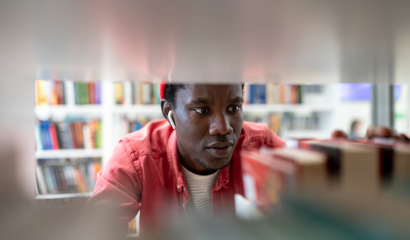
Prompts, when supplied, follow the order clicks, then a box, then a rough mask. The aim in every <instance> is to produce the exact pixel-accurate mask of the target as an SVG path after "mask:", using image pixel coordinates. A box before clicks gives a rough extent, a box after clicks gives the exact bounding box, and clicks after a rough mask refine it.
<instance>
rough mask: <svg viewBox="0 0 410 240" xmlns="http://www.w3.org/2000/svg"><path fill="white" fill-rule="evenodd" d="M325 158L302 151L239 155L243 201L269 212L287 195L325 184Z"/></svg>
mask: <svg viewBox="0 0 410 240" xmlns="http://www.w3.org/2000/svg"><path fill="white" fill-rule="evenodd" d="M325 162H326V158H325V155H323V154H320V153H317V152H313V151H309V150H301V149H261V150H249V151H242V152H241V166H242V171H243V172H244V174H245V175H244V177H243V181H244V189H245V197H246V198H247V199H248V200H250V201H251V202H252V203H254V204H255V205H256V206H258V208H259V209H261V210H262V211H264V212H271V211H272V210H273V209H272V207H273V206H275V205H277V204H279V202H280V195H281V194H285V193H286V192H289V193H292V192H294V191H302V190H303V191H308V190H312V189H317V188H319V189H320V187H323V186H324V185H325V184H326V164H325Z"/></svg>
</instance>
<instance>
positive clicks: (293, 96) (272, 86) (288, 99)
mask: <svg viewBox="0 0 410 240" xmlns="http://www.w3.org/2000/svg"><path fill="white" fill-rule="evenodd" d="M321 92H322V86H320V85H307V86H301V85H292V84H277V83H268V84H245V87H244V100H245V104H303V103H304V101H303V100H304V99H303V95H304V94H321Z"/></svg>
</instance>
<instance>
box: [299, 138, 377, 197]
mask: <svg viewBox="0 0 410 240" xmlns="http://www.w3.org/2000/svg"><path fill="white" fill-rule="evenodd" d="M302 145H303V147H304V148H309V149H312V150H316V151H319V152H321V153H323V154H325V155H326V156H327V168H328V174H329V181H330V184H331V185H332V187H334V188H337V189H340V190H342V191H349V192H354V193H357V192H362V193H363V194H365V193H367V194H376V193H377V192H378V191H379V190H380V183H381V179H380V174H379V170H380V168H379V157H378V152H377V150H376V149H375V148H372V147H369V146H365V145H361V146H360V145H358V144H354V143H351V142H348V141H316V140H313V141H304V142H302Z"/></svg>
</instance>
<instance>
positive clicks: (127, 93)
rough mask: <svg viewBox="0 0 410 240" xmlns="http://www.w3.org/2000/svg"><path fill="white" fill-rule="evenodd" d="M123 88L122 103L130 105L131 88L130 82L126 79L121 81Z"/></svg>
mask: <svg viewBox="0 0 410 240" xmlns="http://www.w3.org/2000/svg"><path fill="white" fill-rule="evenodd" d="M122 86H123V89H124V101H123V104H124V105H131V104H132V96H131V94H132V89H131V82H129V81H126V82H123V83H122Z"/></svg>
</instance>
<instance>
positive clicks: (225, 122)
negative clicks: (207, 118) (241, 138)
mask: <svg viewBox="0 0 410 240" xmlns="http://www.w3.org/2000/svg"><path fill="white" fill-rule="evenodd" d="M228 133H233V128H232V126H231V124H230V123H229V117H227V116H226V115H225V114H224V113H219V114H216V115H215V116H214V117H213V118H212V122H211V126H210V127H209V135H211V136H212V135H216V134H220V135H226V134H228Z"/></svg>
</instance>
